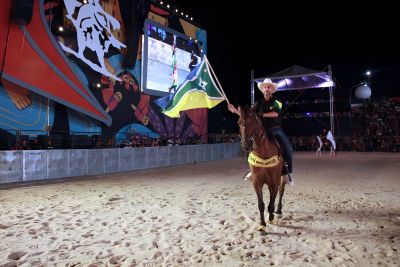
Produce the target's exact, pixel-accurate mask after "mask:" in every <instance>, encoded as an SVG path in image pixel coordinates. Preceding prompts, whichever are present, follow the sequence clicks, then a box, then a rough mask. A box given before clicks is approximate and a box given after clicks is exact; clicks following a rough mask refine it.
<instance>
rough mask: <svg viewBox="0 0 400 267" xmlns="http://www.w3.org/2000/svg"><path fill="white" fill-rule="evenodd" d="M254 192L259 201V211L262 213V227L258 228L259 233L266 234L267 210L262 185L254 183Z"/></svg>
mask: <svg viewBox="0 0 400 267" xmlns="http://www.w3.org/2000/svg"><path fill="white" fill-rule="evenodd" d="M253 186H254V190H255V191H256V194H257V201H258V210H259V212H260V221H261V222H260V226H259V227H258V231H264V232H265V226H266V223H265V218H264V210H265V204H264V200H263V192H262V184H261V185H260V184H258V183H256V182H253Z"/></svg>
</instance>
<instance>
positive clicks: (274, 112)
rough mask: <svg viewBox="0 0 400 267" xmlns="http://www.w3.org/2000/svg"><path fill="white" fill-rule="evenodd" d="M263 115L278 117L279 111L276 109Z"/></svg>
mask: <svg viewBox="0 0 400 267" xmlns="http://www.w3.org/2000/svg"><path fill="white" fill-rule="evenodd" d="M263 117H265V118H276V117H278V112H276V111H270V112H266V113H263Z"/></svg>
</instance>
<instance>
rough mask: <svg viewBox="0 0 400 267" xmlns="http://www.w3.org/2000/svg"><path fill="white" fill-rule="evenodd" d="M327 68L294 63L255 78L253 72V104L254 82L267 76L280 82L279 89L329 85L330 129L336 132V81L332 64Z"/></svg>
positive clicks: (252, 98) (252, 100) (252, 95)
mask: <svg viewBox="0 0 400 267" xmlns="http://www.w3.org/2000/svg"><path fill="white" fill-rule="evenodd" d="M327 69H328V71H327V72H324V71H318V70H313V69H309V68H305V67H302V66H299V65H294V66H292V67H289V68H286V69H284V70H281V71H278V72H276V73H273V74H270V75H267V76H264V77H260V78H255V79H254V78H253V77H254V76H253V72H252V78H251V80H252V81H251V82H252V87H251V104H254V82H257V83H258V82H262V81H264V80H265V79H267V78H269V79H271V80H272V81H273V82H274V83H277V84H278V91H284V90H304V89H313V88H325V87H329V114H330V129H331V131H332V133H333V134H334V133H335V129H334V120H333V119H334V112H333V101H334V99H333V90H332V89H333V87H334V86H335V83H334V82H333V78H332V71H331V66H330V65H329V66H328V67H327Z"/></svg>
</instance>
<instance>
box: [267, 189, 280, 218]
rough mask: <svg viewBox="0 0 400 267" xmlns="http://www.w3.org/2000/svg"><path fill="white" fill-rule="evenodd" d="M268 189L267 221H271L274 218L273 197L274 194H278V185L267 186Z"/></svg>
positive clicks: (274, 196)
mask: <svg viewBox="0 0 400 267" xmlns="http://www.w3.org/2000/svg"><path fill="white" fill-rule="evenodd" d="M268 189H269V205H268V213H269V217H268V220H269V222H272V221H273V220H274V211H275V199H276V195H277V194H278V189H279V186H278V185H272V186H268Z"/></svg>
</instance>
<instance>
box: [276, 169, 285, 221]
mask: <svg viewBox="0 0 400 267" xmlns="http://www.w3.org/2000/svg"><path fill="white" fill-rule="evenodd" d="M285 185H286V181H285V178H284V176H281V185H280V186H279V202H278V207H277V210H276V214H278V218H282V198H283V193H284V192H285Z"/></svg>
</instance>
